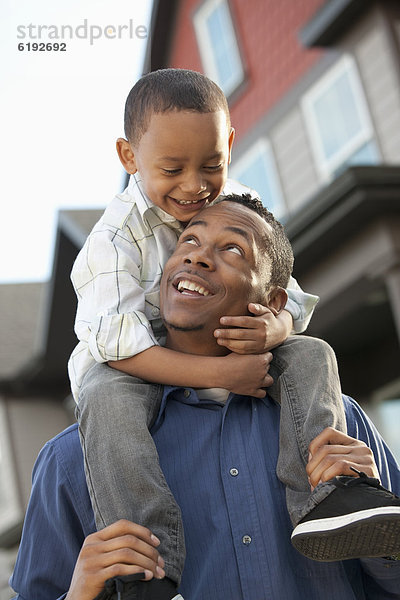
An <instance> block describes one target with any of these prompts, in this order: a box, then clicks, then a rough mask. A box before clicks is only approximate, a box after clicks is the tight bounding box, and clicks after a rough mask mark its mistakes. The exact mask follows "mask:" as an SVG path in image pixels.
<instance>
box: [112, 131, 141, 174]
mask: <svg viewBox="0 0 400 600" xmlns="http://www.w3.org/2000/svg"><path fill="white" fill-rule="evenodd" d="M116 146H117V152H118V156H119V160H120V161H121V163H122V165H123V167H124V169H125V171H126V172H127V173H129V174H130V175H133V174H134V173H136V171H137V167H136V161H135V155H134V153H133V150H132V147H131V145H130V143H129V142H128V140H125V139H124V138H118V139H117V143H116Z"/></svg>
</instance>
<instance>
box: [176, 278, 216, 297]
mask: <svg viewBox="0 0 400 600" xmlns="http://www.w3.org/2000/svg"><path fill="white" fill-rule="evenodd" d="M176 289H177V290H178V292H180V293H181V294H188V295H193V292H196V293H197V294H199V295H200V296H210V295H212V293H211V292H210V290H207V289H206V288H205V287H203V286H202V285H200V284H199V283H195V282H194V281H190V280H189V279H181V280H180V281H179V282H178V285H177V286H176Z"/></svg>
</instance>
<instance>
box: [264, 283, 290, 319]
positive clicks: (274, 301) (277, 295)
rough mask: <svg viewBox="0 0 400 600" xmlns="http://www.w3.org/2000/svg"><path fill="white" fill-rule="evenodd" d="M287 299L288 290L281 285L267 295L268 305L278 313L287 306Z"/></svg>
mask: <svg viewBox="0 0 400 600" xmlns="http://www.w3.org/2000/svg"><path fill="white" fill-rule="evenodd" d="M287 299H288V295H287V291H286V290H284V289H283V288H281V287H274V288H272V290H270V291H269V293H268V295H267V303H266V306H268V308H269V309H270V310H272V312H273V313H275V314H276V315H278V314H279V313H280V312H282V311H283V309H284V308H285V306H286V302H287Z"/></svg>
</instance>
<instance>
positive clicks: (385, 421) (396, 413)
mask: <svg viewBox="0 0 400 600" xmlns="http://www.w3.org/2000/svg"><path fill="white" fill-rule="evenodd" d="M365 409H366V412H367V413H368V416H369V417H371V419H372V421H373V422H374V424H375V425H376V427H377V429H378V431H379V433H380V434H381V435H382V437H383V439H384V440H385V442H386V443H387V445H388V446H389V448H390V449H391V451H392V452H393V454H394V455H395V457H396V459H397V461H398V462H400V436H399V427H400V379H397V380H395V381H393V382H391V383H388V384H386V385H385V386H384V387H383V388H380V389H378V390H376V392H375V393H374V394H373V395H372V397H371V402H369V403H368V404H367V405H366V406H365Z"/></svg>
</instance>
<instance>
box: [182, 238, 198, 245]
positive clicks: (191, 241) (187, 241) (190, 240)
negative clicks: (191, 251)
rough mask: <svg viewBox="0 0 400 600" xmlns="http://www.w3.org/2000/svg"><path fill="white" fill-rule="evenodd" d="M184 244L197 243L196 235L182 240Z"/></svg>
mask: <svg viewBox="0 0 400 600" xmlns="http://www.w3.org/2000/svg"><path fill="white" fill-rule="evenodd" d="M182 243H183V244H196V240H195V239H194V237H187V238H184V239H183V240H182Z"/></svg>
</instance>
